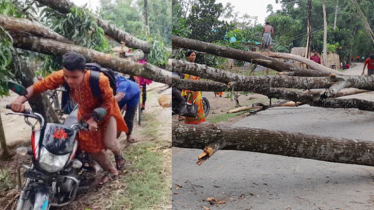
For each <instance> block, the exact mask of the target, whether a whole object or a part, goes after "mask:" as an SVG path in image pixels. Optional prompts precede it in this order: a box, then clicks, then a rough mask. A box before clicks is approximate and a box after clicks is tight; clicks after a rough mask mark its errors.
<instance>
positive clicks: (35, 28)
mask: <svg viewBox="0 0 374 210" xmlns="http://www.w3.org/2000/svg"><path fill="white" fill-rule="evenodd" d="M0 26H1V27H3V28H4V29H5V30H7V31H13V32H26V33H30V34H33V35H36V36H40V37H44V38H49V39H54V40H57V41H60V42H65V43H71V44H72V43H73V42H72V41H70V40H68V39H66V38H65V37H63V36H62V35H60V34H58V33H56V32H54V31H53V30H51V29H49V28H47V27H45V26H43V25H42V24H40V23H38V22H35V21H30V20H27V19H22V18H13V17H8V16H4V15H0Z"/></svg>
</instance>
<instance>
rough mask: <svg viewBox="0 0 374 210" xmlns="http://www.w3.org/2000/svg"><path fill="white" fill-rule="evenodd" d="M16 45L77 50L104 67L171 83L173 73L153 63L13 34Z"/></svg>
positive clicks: (58, 52) (41, 50)
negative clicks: (141, 62)
mask: <svg viewBox="0 0 374 210" xmlns="http://www.w3.org/2000/svg"><path fill="white" fill-rule="evenodd" d="M11 35H12V37H13V40H14V44H13V45H14V47H17V48H21V49H25V50H31V51H35V52H39V53H44V54H51V55H63V54H65V53H67V52H71V51H74V52H77V53H80V54H82V55H83V56H85V57H86V59H87V60H88V61H94V62H96V63H99V64H100V65H102V66H104V67H108V68H111V69H113V70H116V71H118V72H122V73H125V74H130V75H136V76H141V77H145V78H148V79H151V80H154V81H156V82H161V83H165V84H168V85H171V73H170V72H168V71H165V70H163V69H161V68H158V67H156V66H153V65H151V64H148V63H147V64H144V65H141V64H138V63H136V62H133V61H130V60H125V59H121V58H119V57H116V56H112V55H110V54H105V53H101V52H98V51H95V50H91V49H88V48H85V47H80V46H76V45H71V44H65V43H61V42H58V41H55V40H50V39H45V38H38V37H35V36H24V35H21V34H13V33H12V34H11Z"/></svg>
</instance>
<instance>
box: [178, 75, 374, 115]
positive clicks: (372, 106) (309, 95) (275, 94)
mask: <svg viewBox="0 0 374 210" xmlns="http://www.w3.org/2000/svg"><path fill="white" fill-rule="evenodd" d="M223 85H224V84H223V83H217V82H208V81H192V80H184V81H183V80H181V79H178V78H173V85H172V86H173V87H176V88H179V89H187V90H192V91H212V92H221V91H225V90H226V89H225V88H224V87H223ZM235 91H244V90H242V89H240V88H235ZM245 91H250V92H254V93H258V94H262V95H266V96H268V97H269V98H277V99H286V100H290V101H297V102H301V103H304V104H309V105H311V106H318V107H325V108H358V109H360V110H366V111H374V102H372V101H367V100H362V99H330V98H328V99H322V98H321V92H319V91H318V92H310V91H309V92H307V91H306V92H296V91H291V90H287V89H281V88H269V87H268V86H264V85H256V86H253V88H252V89H250V90H248V89H246V90H245Z"/></svg>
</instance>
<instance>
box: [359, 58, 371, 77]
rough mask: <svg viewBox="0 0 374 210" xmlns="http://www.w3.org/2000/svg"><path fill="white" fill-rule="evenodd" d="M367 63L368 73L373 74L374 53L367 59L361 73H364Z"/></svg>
mask: <svg viewBox="0 0 374 210" xmlns="http://www.w3.org/2000/svg"><path fill="white" fill-rule="evenodd" d="M366 65H367V66H368V75H369V76H371V75H372V74H374V54H372V55H370V57H369V58H368V59H366V61H365V63H364V69H362V74H361V75H364V73H365V68H366Z"/></svg>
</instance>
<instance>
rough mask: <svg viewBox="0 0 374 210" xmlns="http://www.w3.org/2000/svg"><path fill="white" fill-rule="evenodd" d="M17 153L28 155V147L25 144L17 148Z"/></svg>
mask: <svg viewBox="0 0 374 210" xmlns="http://www.w3.org/2000/svg"><path fill="white" fill-rule="evenodd" d="M16 153H17V154H18V155H21V156H26V155H27V147H25V146H20V147H18V148H17V149H16Z"/></svg>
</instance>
